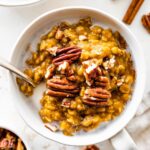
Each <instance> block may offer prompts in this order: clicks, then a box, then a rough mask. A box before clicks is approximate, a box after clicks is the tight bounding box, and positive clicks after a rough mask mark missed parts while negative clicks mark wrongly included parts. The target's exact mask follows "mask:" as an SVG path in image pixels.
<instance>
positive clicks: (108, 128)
mask: <svg viewBox="0 0 150 150" xmlns="http://www.w3.org/2000/svg"><path fill="white" fill-rule="evenodd" d="M85 16H90V17H92V19H93V21H94V23H96V24H100V25H102V26H104V27H109V28H112V29H113V30H118V31H119V32H120V33H121V34H122V35H123V37H124V38H125V39H126V41H127V43H128V46H129V49H130V52H131V54H132V57H133V60H134V65H135V69H136V82H135V87H134V91H133V95H132V99H131V101H130V102H129V103H128V104H127V106H126V108H125V110H124V112H123V113H122V114H121V115H120V116H119V117H118V118H117V119H115V120H114V121H111V122H109V123H107V124H104V125H101V126H100V127H99V128H98V129H96V130H95V131H91V132H88V133H82V134H77V135H75V136H71V137H70V136H65V135H63V134H62V133H53V132H51V131H49V130H48V129H46V128H45V127H44V124H43V122H42V121H41V119H40V116H39V114H38V111H39V109H40V102H39V99H40V98H41V96H42V92H43V90H42V88H43V87H42V85H41V86H39V87H37V88H36V89H35V92H34V95H33V96H32V97H29V98H27V97H25V96H24V95H23V94H22V93H21V92H20V91H19V90H18V87H17V85H16V82H15V78H14V76H13V75H12V74H9V77H10V88H11V90H12V96H13V100H14V102H15V105H16V107H17V109H18V111H19V113H20V115H21V116H22V118H23V119H24V120H25V122H26V123H27V124H28V125H29V126H30V127H31V128H32V129H34V130H35V131H36V132H38V133H39V134H41V135H42V136H44V137H46V138H48V139H51V140H54V141H57V142H60V143H63V144H68V145H88V144H93V143H98V142H101V141H104V140H106V139H109V138H110V137H112V136H113V135H115V134H116V133H117V132H119V131H120V130H121V129H123V128H124V127H125V126H126V125H127V123H128V122H129V121H130V120H131V118H132V117H133V116H134V114H135V112H136V110H137V107H138V105H139V104H140V102H141V99H142V95H143V91H144V83H145V67H144V64H143V56H142V53H141V50H142V48H141V47H140V45H139V42H137V40H136V38H135V36H134V35H133V34H132V33H131V32H130V30H129V29H128V28H127V27H126V26H125V25H124V24H123V23H122V22H120V21H119V20H117V19H116V18H114V17H112V16H111V15H109V14H106V13H105V12H102V11H100V10H97V9H94V8H87V7H67V8H61V9H56V10H53V11H50V12H47V13H45V14H43V15H41V16H40V17H38V18H37V19H35V20H34V21H33V22H32V23H31V24H30V25H29V26H28V27H27V28H26V29H25V30H24V31H23V33H22V34H21V36H20V37H19V39H18V41H17V43H16V45H15V47H14V49H13V51H12V55H11V62H12V63H13V64H14V65H16V66H18V67H19V68H22V64H23V62H24V57H26V55H27V54H26V52H25V50H26V49H27V47H28V46H29V44H31V46H32V47H35V45H36V44H37V42H38V41H39V39H40V36H41V34H43V33H45V32H46V31H48V30H49V29H50V27H52V26H53V25H55V24H57V23H59V22H61V21H64V20H66V21H71V22H74V21H78V20H79V18H82V17H85Z"/></svg>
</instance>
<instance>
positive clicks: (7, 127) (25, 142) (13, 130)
mask: <svg viewBox="0 0 150 150" xmlns="http://www.w3.org/2000/svg"><path fill="white" fill-rule="evenodd" d="M0 128H2V129H6V130H8V131H11V132H12V133H14V134H15V135H17V136H18V137H19V138H20V139H21V140H22V142H23V143H24V146H25V147H26V149H27V150H30V148H29V146H28V143H27V141H26V140H25V138H24V137H23V136H22V135H21V134H20V133H19V132H17V131H16V130H15V129H13V128H12V127H11V125H7V124H4V123H3V124H1V125H0Z"/></svg>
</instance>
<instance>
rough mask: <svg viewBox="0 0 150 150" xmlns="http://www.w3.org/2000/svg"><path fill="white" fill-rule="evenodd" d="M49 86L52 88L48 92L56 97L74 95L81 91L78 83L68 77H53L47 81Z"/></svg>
mask: <svg viewBox="0 0 150 150" xmlns="http://www.w3.org/2000/svg"><path fill="white" fill-rule="evenodd" d="M47 87H48V88H50V89H48V90H47V91H46V93H47V94H48V95H51V96H56V97H74V96H75V94H77V93H78V92H79V89H78V87H77V85H76V84H73V83H72V82H70V81H68V80H67V79H66V78H63V79H58V78H52V79H50V80H48V81H47Z"/></svg>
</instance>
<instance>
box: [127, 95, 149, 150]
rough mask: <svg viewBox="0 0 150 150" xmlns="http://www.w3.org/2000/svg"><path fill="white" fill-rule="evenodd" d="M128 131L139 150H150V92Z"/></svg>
mask: <svg viewBox="0 0 150 150" xmlns="http://www.w3.org/2000/svg"><path fill="white" fill-rule="evenodd" d="M126 129H127V131H128V132H129V133H130V135H131V137H132V138H133V140H134V142H135V143H136V144H137V147H138V148H139V150H150V92H149V93H148V94H146V95H145V97H144V98H143V101H142V103H141V104H140V106H139V108H138V111H137V113H136V115H135V117H134V118H133V119H132V120H131V121H130V122H129V124H128V125H127V127H126Z"/></svg>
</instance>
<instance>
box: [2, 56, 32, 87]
mask: <svg viewBox="0 0 150 150" xmlns="http://www.w3.org/2000/svg"><path fill="white" fill-rule="evenodd" d="M0 66H1V67H3V68H5V69H7V70H9V71H11V72H13V73H14V74H16V75H18V76H19V77H21V78H22V79H24V80H25V81H27V82H28V83H30V84H31V85H32V86H33V87H35V84H34V83H33V81H32V79H31V78H30V77H29V76H27V75H26V74H24V73H23V72H21V71H20V70H19V69H17V68H16V67H15V66H13V65H12V64H10V63H9V62H8V61H6V60H4V59H3V58H0Z"/></svg>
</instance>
